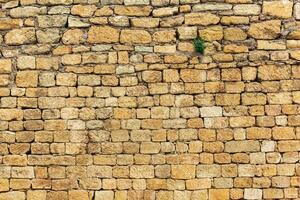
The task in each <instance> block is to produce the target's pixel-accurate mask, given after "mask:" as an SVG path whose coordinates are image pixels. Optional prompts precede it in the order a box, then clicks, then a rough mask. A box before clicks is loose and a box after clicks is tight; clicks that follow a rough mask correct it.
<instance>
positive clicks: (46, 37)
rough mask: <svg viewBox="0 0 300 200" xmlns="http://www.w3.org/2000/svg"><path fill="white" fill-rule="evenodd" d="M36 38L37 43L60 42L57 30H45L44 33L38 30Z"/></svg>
mask: <svg viewBox="0 0 300 200" xmlns="http://www.w3.org/2000/svg"><path fill="white" fill-rule="evenodd" d="M36 37H37V40H38V42H39V43H42V44H53V43H57V42H59V40H60V33H59V30H58V29H47V30H46V31H42V30H38V31H37V32H36Z"/></svg>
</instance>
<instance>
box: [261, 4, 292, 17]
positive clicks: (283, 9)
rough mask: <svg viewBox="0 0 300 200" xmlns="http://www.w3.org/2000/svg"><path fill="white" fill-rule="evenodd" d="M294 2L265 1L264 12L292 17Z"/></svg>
mask: <svg viewBox="0 0 300 200" xmlns="http://www.w3.org/2000/svg"><path fill="white" fill-rule="evenodd" d="M292 9H293V2H291V1H283V0H280V1H265V2H264V3H263V9H262V13H263V14H265V15H270V16H274V17H279V18H283V19H286V18H290V17H292Z"/></svg>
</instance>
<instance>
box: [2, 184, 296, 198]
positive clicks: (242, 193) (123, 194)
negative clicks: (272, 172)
mask: <svg viewBox="0 0 300 200" xmlns="http://www.w3.org/2000/svg"><path fill="white" fill-rule="evenodd" d="M136 182H137V181H136ZM139 184H141V183H136V185H139ZM297 193H298V189H297V188H288V189H276V188H274V189H272V188H270V189H257V188H254V189H252V188H247V189H244V190H243V189H209V190H206V189H202V190H195V191H181V190H175V191H167V190H161V191H157V192H155V191H153V190H138V189H137V190H128V191H127V190H121V191H115V192H114V191H112V190H103V191H96V192H89V191H85V190H70V191H68V192H67V191H48V192H47V191H45V190H29V191H27V192H26V193H25V192H19V191H11V192H5V193H2V194H0V197H1V198H3V199H8V198H11V197H14V200H25V197H26V195H27V200H46V199H49V200H54V199H60V200H68V199H72V200H89V199H95V200H114V199H121V200H123V199H137V198H143V199H158V200H164V199H191V200H206V199H219V198H221V199H277V198H297Z"/></svg>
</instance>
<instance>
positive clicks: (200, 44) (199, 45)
mask: <svg viewBox="0 0 300 200" xmlns="http://www.w3.org/2000/svg"><path fill="white" fill-rule="evenodd" d="M194 47H195V49H196V51H197V52H199V53H201V54H203V53H204V49H205V44H204V41H203V39H202V38H200V37H198V38H196V39H194Z"/></svg>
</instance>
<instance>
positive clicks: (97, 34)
mask: <svg viewBox="0 0 300 200" xmlns="http://www.w3.org/2000/svg"><path fill="white" fill-rule="evenodd" d="M87 41H88V42H90V43H114V42H118V41H119V31H118V30H117V29H114V28H111V27H97V26H92V27H91V28H90V30H89V32H88V39H87Z"/></svg>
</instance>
